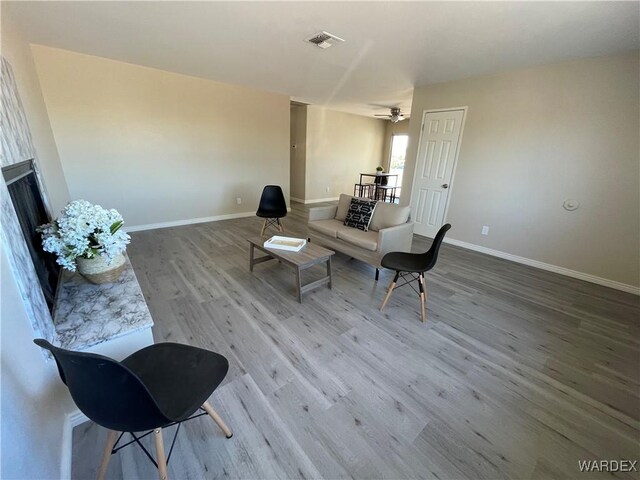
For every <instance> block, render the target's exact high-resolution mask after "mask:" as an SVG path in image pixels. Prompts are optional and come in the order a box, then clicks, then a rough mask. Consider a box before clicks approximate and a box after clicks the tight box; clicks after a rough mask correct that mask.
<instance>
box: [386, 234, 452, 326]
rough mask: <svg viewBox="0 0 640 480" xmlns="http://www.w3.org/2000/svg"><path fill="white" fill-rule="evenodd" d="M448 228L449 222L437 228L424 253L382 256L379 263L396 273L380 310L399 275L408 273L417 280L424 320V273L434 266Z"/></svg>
mask: <svg viewBox="0 0 640 480" xmlns="http://www.w3.org/2000/svg"><path fill="white" fill-rule="evenodd" d="M450 228H451V224H449V223H447V224H445V225H443V226H442V227H440V230H438V233H436V236H435V238H434V239H433V243H432V244H431V248H429V250H428V251H426V252H424V253H407V252H389V253H387V254H386V255H385V256H384V257H382V260H381V261H380V264H381V265H382V266H383V267H384V268H388V269H390V270H395V271H396V274H395V276H394V277H393V281H392V282H391V284H390V285H389V289H388V290H387V295H386V297H385V298H384V301H383V302H382V306H381V307H380V310H382V309H383V308H384V306H385V305H386V304H387V301H389V298H390V297H391V293H392V292H393V290H394V289H395V288H396V283H397V282H398V278H399V277H400V276H403V279H404V278H405V277H404V275H405V274H409V275H408V276H411V277H412V280H418V285H419V292H418V293H419V295H420V306H421V317H422V321H423V322H424V321H426V291H425V287H424V273H425V272H428V271H429V270H431V269H432V268H433V267H434V266H435V264H436V262H437V260H438V253H439V252H440V246H441V245H442V240H443V239H444V236H445V234H446V233H447V232H448V231H449V229H450ZM416 274H417V276H416ZM410 283H411V281H408V282H407V281H405V283H404V284H402V285H400V286H404V285H409V284H410ZM414 290H415V288H414Z"/></svg>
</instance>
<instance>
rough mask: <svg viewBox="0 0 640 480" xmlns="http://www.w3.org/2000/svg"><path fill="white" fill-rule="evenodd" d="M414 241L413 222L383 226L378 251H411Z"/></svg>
mask: <svg viewBox="0 0 640 480" xmlns="http://www.w3.org/2000/svg"><path fill="white" fill-rule="evenodd" d="M412 241H413V222H407V223H403V224H402V225H396V226H395V227H389V228H383V229H382V230H380V231H379V232H378V252H379V253H381V254H383V255H384V254H385V253H389V252H410V251H411V243H412Z"/></svg>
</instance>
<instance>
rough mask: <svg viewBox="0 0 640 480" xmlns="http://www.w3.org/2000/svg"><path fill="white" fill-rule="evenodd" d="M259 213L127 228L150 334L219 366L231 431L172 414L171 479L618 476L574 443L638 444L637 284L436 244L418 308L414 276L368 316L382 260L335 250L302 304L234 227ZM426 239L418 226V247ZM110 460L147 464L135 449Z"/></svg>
mask: <svg viewBox="0 0 640 480" xmlns="http://www.w3.org/2000/svg"><path fill="white" fill-rule="evenodd" d="M306 212H307V208H306V207H303V206H301V205H299V204H293V211H292V212H291V213H290V214H289V215H288V217H287V218H286V219H285V226H286V227H287V229H288V233H291V234H295V235H298V236H306V216H307V213H306ZM260 227H261V221H260V220H259V219H257V218H246V219H238V220H227V221H221V222H216V223H208V224H199V225H192V226H185V227H177V228H167V229H162V230H156V231H147V232H139V233H134V234H132V237H133V241H132V243H131V245H130V248H129V255H130V257H131V260H132V263H133V266H134V268H135V271H136V274H137V276H138V279H139V281H140V283H141V285H142V288H143V290H144V292H145V295H146V299H147V302H148V304H149V308H150V310H151V313H152V315H153V318H154V321H155V327H154V337H155V338H156V341H163V340H167V341H175V342H184V343H188V344H191V345H196V346H199V347H204V348H209V349H212V350H215V351H217V352H220V353H222V354H223V355H225V356H226V357H227V358H228V359H229V362H230V365H231V366H230V371H229V374H228V376H227V378H226V379H225V381H224V383H223V384H222V385H221V387H219V388H218V390H216V392H215V393H214V395H213V396H212V397H211V403H212V405H213V407H214V408H216V409H217V410H218V412H219V413H220V414H221V415H222V416H223V418H224V419H225V420H226V421H227V423H228V424H229V426H230V427H231V428H232V429H233V430H234V432H235V435H234V437H233V438H232V439H231V440H226V439H225V438H224V436H223V435H222V433H221V432H220V430H219V429H218V428H217V427H216V425H215V424H214V423H213V422H212V421H211V420H209V419H208V418H207V417H202V418H199V419H196V420H193V421H191V422H189V423H187V424H185V425H184V426H183V428H182V430H181V432H180V435H179V437H178V440H177V442H176V447H175V451H174V453H173V456H172V458H171V462H170V464H169V475H170V478H173V479H185V478H193V479H199V478H220V477H228V478H245V479H254V478H255V479H257V478H320V477H323V478H349V477H352V478H390V479H391V478H394V479H395V478H440V479H444V478H470V479H485V478H486V479H493V478H522V479H528V478H550V479H555V478H578V477H580V478H600V477H602V478H605V477H606V478H611V476H612V474H609V473H607V474H602V473H601V474H598V473H593V474H581V473H580V472H579V469H578V460H584V459H631V460H638V459H639V458H640V448H639V436H640V433H639V432H640V422H639V420H640V412H639V391H640V326H639V317H640V315H639V313H640V307H639V300H638V297H636V296H633V295H630V294H626V293H623V292H619V291H615V290H611V289H608V288H604V287H600V286H596V285H592V284H589V283H585V282H581V281H578V280H573V279H570V278H567V277H563V276H560V275H556V274H552V273H548V272H544V271H541V270H537V269H534V268H530V267H527V266H523V265H518V264H515V263H511V262H508V261H505V260H501V259H497V258H493V257H489V256H486V255H483V254H479V253H475V252H471V251H468V250H464V249H461V248H457V247H453V246H449V245H444V246H443V248H442V251H441V256H440V260H439V263H438V265H437V266H436V268H435V269H434V270H433V271H432V272H429V273H428V274H427V278H426V280H427V291H428V295H429V298H428V304H427V324H426V325H424V324H422V323H421V322H420V311H419V301H418V297H417V295H416V294H415V293H414V292H413V291H412V290H411V289H409V288H408V287H405V288H403V289H401V290H399V291H397V292H396V293H395V294H394V296H393V297H392V298H391V300H390V301H389V304H388V306H387V308H386V309H385V312H384V313H380V312H379V311H378V306H379V305H380V303H381V302H382V299H383V297H384V293H385V289H386V287H387V285H388V283H389V281H390V279H391V277H392V273H391V272H388V271H383V272H382V273H381V276H380V281H379V282H377V283H376V282H375V281H374V270H373V268H372V267H369V266H368V265H365V264H363V263H361V262H358V261H356V260H351V259H349V258H347V257H346V256H344V255H341V254H338V255H336V256H334V260H333V274H334V278H333V290H329V289H327V288H326V287H322V288H320V289H318V290H316V291H314V292H311V293H309V294H306V295H305V298H304V303H303V304H302V305H300V304H298V302H297V301H296V297H295V275H294V274H293V271H292V270H290V269H288V268H287V267H286V266H284V265H282V264H278V263H276V262H267V263H263V264H260V265H257V266H256V267H255V271H254V272H253V273H250V272H249V269H248V243H247V242H246V240H245V239H246V238H247V237H250V236H254V235H256V234H259V232H260ZM451 233H452V234H455V225H454V229H453V230H452V232H451ZM429 244H430V241H429V240H427V239H423V238H421V237H415V240H414V247H413V248H414V251H422V250H425V249H426V248H427V247H428V245H429ZM314 269H317V272H314V271H313V270H312V271H310V272H308V276H307V279H309V280H313V276H314V275H316V276H318V277H319V276H321V275H322V274H323V272H324V270H323V267H322V266H318V267H314ZM305 273H307V272H305ZM172 431H173V428H171V429H169V430H168V431H166V432H165V445H167V448H168V445H169V443H170V439H171V437H170V436H169V434H170V433H172ZM105 439H106V432H105V431H104V430H103V429H102V428H100V427H97V426H96V425H94V424H92V423H86V424H84V425H81V426H79V427H76V429H75V430H74V450H73V477H74V478H82V479H84V478H94V477H95V473H96V470H97V466H98V463H99V460H100V458H101V457H100V456H101V452H102V448H103V445H104V441H105ZM145 440H147V439H145ZM147 445H148V446H151V444H150V441H149V442H147ZM107 477H108V478H127V479H131V478H156V471H155V469H154V468H153V466H152V465H151V463H150V462H149V461H148V460H147V459H146V457H145V456H144V454H143V453H142V451H141V450H140V449H138V448H132V447H128V448H127V449H124V450H122V451H120V452H118V453H117V454H116V455H114V456H113V457H112V459H111V464H110V466H109V470H108V474H107ZM613 477H614V478H618V477H619V478H639V476H638V473H620V472H618V473H615V474H613Z"/></svg>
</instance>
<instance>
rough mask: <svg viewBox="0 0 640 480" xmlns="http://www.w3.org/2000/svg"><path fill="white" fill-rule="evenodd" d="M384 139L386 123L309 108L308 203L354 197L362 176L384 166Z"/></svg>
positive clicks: (319, 108) (324, 109)
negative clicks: (345, 194)
mask: <svg viewBox="0 0 640 480" xmlns="http://www.w3.org/2000/svg"><path fill="white" fill-rule="evenodd" d="M384 136H385V121H384V120H376V119H374V118H367V117H363V116H360V115H352V114H349V113H342V112H336V111H333V110H328V109H326V108H323V107H318V106H315V105H309V106H308V107H307V153H306V160H307V161H306V191H305V199H306V200H307V201H309V200H316V199H320V198H334V197H338V196H339V195H340V194H341V193H348V194H353V185H354V184H355V183H357V182H358V180H359V174H360V172H375V168H376V166H378V165H380V163H381V162H382V158H383V157H382V149H383V144H384ZM327 188H329V191H328V192H327Z"/></svg>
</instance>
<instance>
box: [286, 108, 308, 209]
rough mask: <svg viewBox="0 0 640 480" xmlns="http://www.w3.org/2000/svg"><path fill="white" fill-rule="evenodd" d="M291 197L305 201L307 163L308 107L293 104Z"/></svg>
mask: <svg viewBox="0 0 640 480" xmlns="http://www.w3.org/2000/svg"><path fill="white" fill-rule="evenodd" d="M290 144H291V145H290V158H291V165H290V169H291V170H290V177H289V178H290V183H291V197H292V198H296V199H298V200H304V198H305V197H304V195H305V172H306V162H307V159H306V157H307V106H306V105H296V104H291V139H290Z"/></svg>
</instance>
